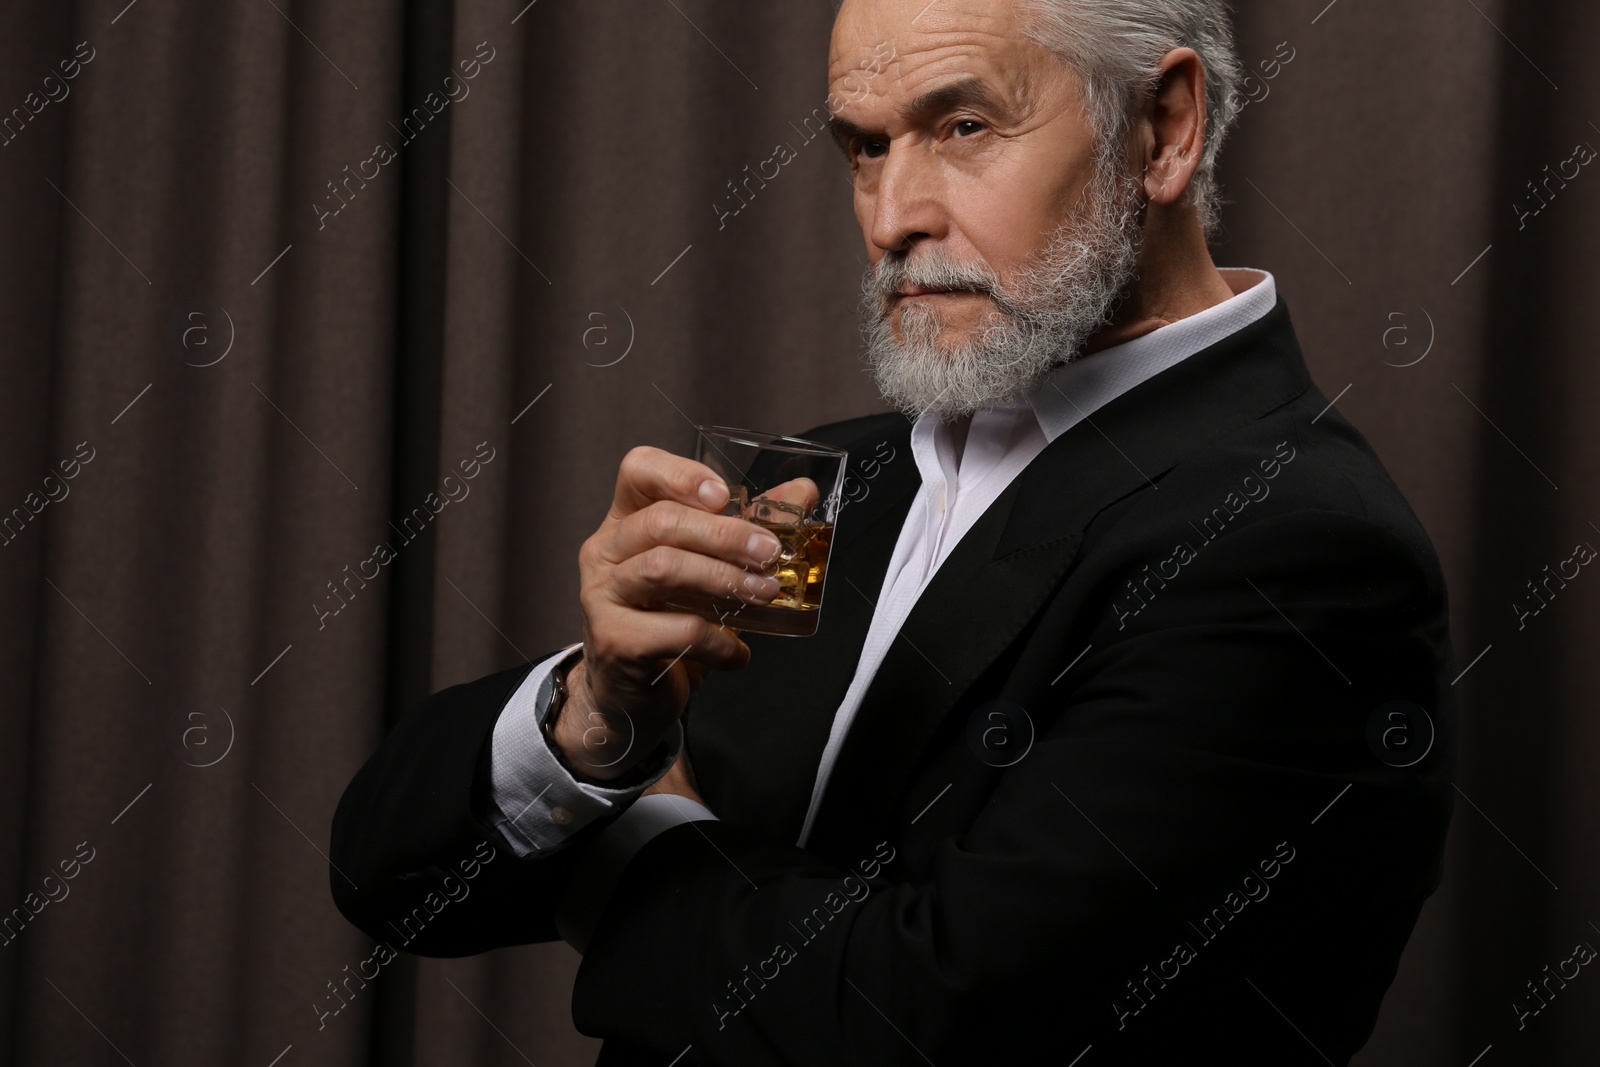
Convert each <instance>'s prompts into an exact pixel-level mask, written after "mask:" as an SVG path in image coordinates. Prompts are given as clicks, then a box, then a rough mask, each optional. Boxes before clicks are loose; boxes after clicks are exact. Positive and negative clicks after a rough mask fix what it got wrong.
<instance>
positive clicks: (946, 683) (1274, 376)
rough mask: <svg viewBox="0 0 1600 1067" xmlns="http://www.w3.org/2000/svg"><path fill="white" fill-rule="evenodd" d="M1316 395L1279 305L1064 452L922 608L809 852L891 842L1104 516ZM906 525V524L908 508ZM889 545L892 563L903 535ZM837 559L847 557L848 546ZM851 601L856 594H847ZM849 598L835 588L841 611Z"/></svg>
mask: <svg viewBox="0 0 1600 1067" xmlns="http://www.w3.org/2000/svg"><path fill="white" fill-rule="evenodd" d="M1310 384H1311V381H1310V376H1309V374H1308V373H1307V372H1306V368H1305V364H1304V362H1303V360H1302V359H1301V357H1300V353H1299V348H1298V346H1297V345H1296V343H1295V340H1294V334H1293V329H1292V327H1291V326H1290V324H1289V318H1288V311H1287V309H1286V307H1285V306H1284V304H1283V303H1282V301H1280V302H1279V303H1278V305H1277V306H1276V307H1275V308H1274V309H1273V311H1272V312H1270V313H1269V314H1268V315H1267V316H1265V317H1264V318H1262V319H1260V320H1258V321H1257V322H1255V323H1253V324H1251V325H1250V326H1248V327H1246V328H1245V329H1244V330H1241V331H1239V332H1237V333H1235V334H1233V335H1231V336H1230V337H1228V338H1225V339H1224V340H1223V341H1221V342H1219V343H1218V344H1216V345H1213V346H1211V347H1210V348H1208V349H1206V350H1204V351H1203V352H1200V353H1196V354H1195V355H1193V356H1191V357H1189V358H1188V359H1186V360H1184V361H1183V362H1181V363H1179V364H1178V365H1177V366H1175V367H1172V368H1170V369H1168V370H1167V371H1165V372H1163V373H1161V374H1158V375H1156V376H1155V377H1153V378H1151V379H1149V380H1147V381H1145V382H1143V383H1141V384H1140V385H1139V386H1137V387H1135V388H1134V389H1131V390H1129V391H1128V392H1127V393H1124V394H1123V395H1122V396H1119V397H1118V398H1117V399H1116V400H1113V401H1111V402H1110V403H1109V404H1107V405H1105V406H1104V407H1103V408H1101V409H1100V410H1099V411H1096V412H1095V413H1094V414H1093V415H1092V416H1091V417H1090V418H1089V419H1086V420H1084V421H1083V422H1080V423H1078V424H1077V425H1075V426H1073V427H1072V428H1071V429H1069V430H1067V431H1066V432H1065V433H1063V434H1062V435H1061V436H1059V437H1057V438H1056V439H1055V440H1054V441H1052V442H1051V443H1050V444H1049V445H1048V446H1047V447H1046V448H1045V449H1044V451H1043V452H1041V453H1040V454H1039V455H1038V456H1037V457H1036V458H1035V459H1034V461H1033V462H1032V463H1030V464H1029V465H1028V467H1027V468H1026V469H1025V470H1024V471H1023V472H1022V473H1021V474H1020V475H1019V476H1018V477H1017V478H1016V479H1015V480H1013V482H1012V483H1011V485H1010V486H1008V487H1007V488H1006V490H1005V491H1004V492H1003V493H1002V494H1001V495H1000V496H999V498H997V499H996V501H995V502H994V503H993V504H992V505H991V506H990V507H989V509H988V510H987V511H986V512H985V513H984V514H983V516H982V517H981V518H980V519H979V520H978V522H977V523H975V524H974V525H973V527H972V528H971V529H970V530H969V531H968V532H967V534H966V535H965V536H964V537H963V538H962V539H961V541H960V543H959V544H958V545H957V546H956V548H955V550H954V551H953V552H952V553H951V554H950V556H949V557H948V558H947V559H946V560H945V561H944V563H943V564H942V565H941V566H940V568H939V570H938V571H937V572H936V573H935V575H934V577H933V580H932V581H931V582H930V583H929V585H928V587H927V588H926V589H925V590H924V591H923V593H922V595H921V597H919V598H918V600H917V603H916V605H915V607H913V609H912V611H911V613H910V615H909V616H908V617H907V619H906V622H905V624H904V625H903V626H902V627H901V628H900V634H899V636H897V637H896V638H895V641H894V643H893V644H892V645H891V646H890V649H889V652H888V654H887V655H886V656H885V658H884V661H883V664H882V665H881V666H880V667H879V669H878V671H877V674H876V675H875V676H874V678H873V681H872V684H871V686H870V687H869V688H868V690H867V692H866V694H865V695H864V697H863V699H862V703H861V707H860V708H859V709H858V711H857V713H856V717H855V719H854V721H853V722H852V724H851V727H850V732H849V734H848V735H847V737H846V739H845V743H844V745H843V747H842V748H841V750H840V752H839V757H838V760H837V762H836V763H835V766H834V768H833V771H832V774H831V775H830V778H829V784H828V788H827V790H826V791H825V793H824V794H823V798H822V804H821V807H820V808H819V810H818V813H817V819H816V822H815V825H814V826H813V827H812V833H811V835H810V838H809V839H808V844H810V845H812V846H813V847H816V848H819V849H822V850H824V851H825V852H827V853H829V854H837V855H849V856H853V855H854V854H855V851H859V849H860V848H861V847H863V846H864V845H865V844H866V843H867V842H869V841H875V840H880V839H881V835H882V832H883V830H884V828H885V827H888V826H892V825H893V824H894V821H895V818H896V817H897V815H898V814H899V809H900V806H901V801H902V797H903V794H904V791H905V788H906V786H907V785H908V784H909V783H910V780H911V777H912V775H913V774H914V772H915V770H916V767H917V764H918V763H919V762H920V760H921V758H922V756H923V754H924V752H925V750H926V748H927V744H928V741H929V739H930V738H931V737H932V736H933V734H934V732H935V731H936V730H937V729H938V727H939V725H940V722H941V720H942V719H943V718H944V717H945V716H946V715H947V714H948V713H949V712H950V710H951V708H952V707H954V706H955V704H956V703H957V701H959V700H960V699H961V697H962V696H963V695H964V694H966V693H967V692H968V690H970V689H971V688H972V686H973V684H974V683H975V682H976V681H977V680H978V679H979V677H980V676H981V675H982V674H983V673H984V671H985V670H987V669H988V668H989V667H990V666H991V665H992V664H993V663H994V662H995V660H996V659H998V658H999V656H1000V655H1001V653H1002V652H1004V651H1005V650H1006V648H1007V647H1008V646H1009V645H1011V644H1012V643H1013V642H1014V641H1015V640H1016V639H1017V638H1018V636H1019V635H1020V634H1021V633H1022V632H1023V631H1024V629H1025V628H1026V627H1027V625H1028V623H1029V622H1030V620H1032V619H1033V617H1034V616H1035V615H1036V614H1037V613H1038V612H1039V610H1040V609H1042V608H1043V607H1044V605H1045V604H1046V602H1047V601H1048V600H1049V599H1050V597H1051V596H1052V595H1053V594H1054V592H1055V590H1056V588H1057V587H1058V586H1059V584H1060V583H1061V581H1062V580H1063V579H1064V578H1065V576H1066V575H1067V573H1068V571H1069V570H1070V569H1071V566H1072V563H1073V561H1074V559H1075V558H1076V556H1077V553H1078V548H1079V545H1080V543H1081V540H1082V536H1083V531H1084V528H1085V527H1086V526H1087V525H1088V524H1089V522H1090V520H1092V519H1093V518H1094V517H1095V515H1097V514H1099V512H1100V511H1102V510H1103V509H1104V508H1106V507H1107V506H1109V505H1111V504H1113V503H1115V502H1116V501H1118V500H1121V499H1122V498H1124V497H1126V496H1128V495H1129V494H1131V493H1138V492H1143V491H1147V490H1148V491H1159V488H1158V483H1159V481H1160V479H1161V477H1162V476H1163V475H1164V474H1166V473H1167V472H1168V471H1169V470H1171V469H1172V468H1173V467H1174V466H1176V465H1177V463H1178V462H1179V461H1180V459H1181V457H1182V455H1183V454H1184V452H1185V451H1186V450H1188V449H1192V448H1194V447H1195V446H1196V445H1198V444H1199V443H1200V442H1202V441H1204V440H1205V439H1207V438H1209V437H1212V436H1215V435H1217V434H1219V433H1222V432H1224V431H1226V430H1228V429H1230V428H1232V427H1234V426H1237V425H1239V424H1241V423H1243V422H1246V421H1249V420H1252V419H1255V418H1259V417H1260V416H1261V415H1263V414H1265V413H1266V412H1268V411H1271V410H1273V409H1275V408H1277V407H1279V406H1281V405H1282V404H1284V403H1286V402H1287V401H1288V400H1290V399H1292V398H1293V397H1295V396H1298V395H1299V394H1300V393H1302V392H1304V391H1305V390H1306V389H1307V388H1308V387H1309V386H1310ZM913 488H914V486H913ZM908 502H909V501H908ZM896 514H898V516H899V517H900V519H901V520H902V521H903V519H904V516H905V508H904V507H901V508H899V509H898V510H897V512H896ZM880 521H885V522H887V521H890V516H889V515H887V514H886V515H883V516H881V518H880ZM898 532H899V530H898V524H896V528H895V530H894V535H895V536H897V535H898ZM888 541H889V544H890V550H891V551H892V546H893V542H894V536H890V537H889V538H888ZM887 558H888V557H887V556H884V559H883V561H882V562H881V563H880V562H877V561H876V560H874V562H873V566H874V567H876V571H875V573H876V579H875V580H874V581H873V582H872V585H871V587H870V588H871V589H872V590H876V589H877V588H878V586H879V585H881V582H882V577H883V572H884V568H885V567H886V565H887ZM834 559H842V557H841V556H840V555H839V549H838V546H836V547H835V555H834ZM857 582H858V584H861V583H860V580H859V579H857ZM861 587H862V589H863V590H866V589H868V588H869V587H868V586H867V585H865V584H862V585H861ZM844 592H847V593H849V594H850V595H851V596H854V595H855V594H854V593H853V592H851V591H850V590H848V587H846V589H845V590H844ZM840 593H841V590H840V589H839V588H838V587H837V586H835V585H834V584H833V583H832V581H830V583H829V589H828V595H829V597H830V598H834V602H835V603H837V600H838V598H839V597H840ZM856 599H860V598H859V597H857V598H856ZM863 606H865V605H863ZM869 622H870V611H868V612H867V613H866V615H865V617H864V618H858V619H856V620H855V621H854V623H853V624H852V626H851V636H852V639H854V640H855V641H856V642H857V643H856V645H855V646H854V648H855V651H854V653H852V654H850V655H847V656H846V657H845V659H847V660H848V662H849V664H850V667H851V673H853V670H854V666H855V663H856V661H857V659H858V658H859V650H860V642H861V641H863V640H864V639H865V635H866V629H867V624H868V623H869ZM856 625H859V630H860V633H859V636H857V635H856V634H855V628H856ZM1062 651H1063V653H1066V652H1067V651H1069V650H1066V649H1063V650H1062ZM1063 663H1065V660H1063ZM848 682H849V678H848V677H847V678H845V679H844V683H845V685H848ZM838 695H839V696H840V697H842V696H843V689H842V688H841V689H840V691H839V694H838ZM852 850H854V851H852Z"/></svg>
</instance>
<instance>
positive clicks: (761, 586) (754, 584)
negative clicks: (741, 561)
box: [744, 574, 778, 597]
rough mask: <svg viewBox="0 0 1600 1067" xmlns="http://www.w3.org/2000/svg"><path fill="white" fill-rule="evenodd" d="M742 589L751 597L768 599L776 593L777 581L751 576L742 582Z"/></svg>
mask: <svg viewBox="0 0 1600 1067" xmlns="http://www.w3.org/2000/svg"><path fill="white" fill-rule="evenodd" d="M744 587H745V590H746V592H748V593H750V594H751V595H752V596H758V597H770V596H773V595H775V594H776V593H777V592H778V579H776V578H768V577H766V576H765V575H760V574H752V575H750V577H748V578H746V579H745V580H744Z"/></svg>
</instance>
